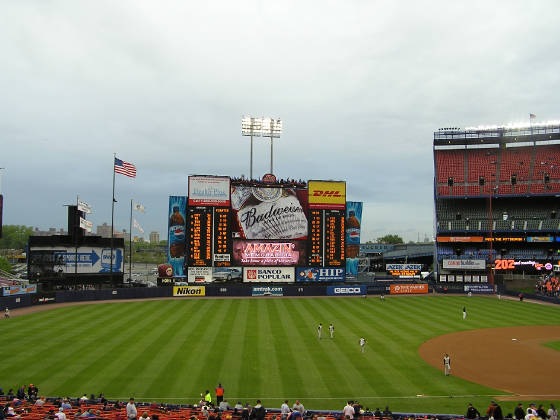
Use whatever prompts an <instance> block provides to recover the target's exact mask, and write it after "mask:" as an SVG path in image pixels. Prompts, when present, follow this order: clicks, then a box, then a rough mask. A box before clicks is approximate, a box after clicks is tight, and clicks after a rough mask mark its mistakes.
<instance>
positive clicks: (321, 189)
mask: <svg viewBox="0 0 560 420" xmlns="http://www.w3.org/2000/svg"><path fill="white" fill-rule="evenodd" d="M307 185H308V191H309V208H312V209H335V210H344V206H345V205H346V182H344V181H338V182H335V181H309V182H308V184H307Z"/></svg>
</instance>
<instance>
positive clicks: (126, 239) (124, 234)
mask: <svg viewBox="0 0 560 420" xmlns="http://www.w3.org/2000/svg"><path fill="white" fill-rule="evenodd" d="M122 237H123V239H124V241H125V242H127V243H128V242H130V232H127V231H126V229H123V233H122Z"/></svg>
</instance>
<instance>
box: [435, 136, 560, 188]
mask: <svg viewBox="0 0 560 420" xmlns="http://www.w3.org/2000/svg"><path fill="white" fill-rule="evenodd" d="M507 146H510V147H507ZM434 154H435V164H436V167H435V170H436V194H437V195H438V196H441V197H459V196H468V197H476V196H488V195H490V194H491V193H493V195H494V196H500V195H527V194H539V195H552V194H555V193H558V192H560V145H543V146H540V145H538V143H537V145H535V146H523V147H511V144H501V145H500V146H498V145H497V144H496V147H491V148H480V149H474V148H466V147H465V146H457V149H445V150H434Z"/></svg>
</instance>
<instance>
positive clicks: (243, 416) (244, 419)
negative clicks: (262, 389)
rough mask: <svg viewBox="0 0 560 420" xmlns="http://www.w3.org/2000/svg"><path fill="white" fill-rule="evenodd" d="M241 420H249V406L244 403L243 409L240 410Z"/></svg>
mask: <svg viewBox="0 0 560 420" xmlns="http://www.w3.org/2000/svg"><path fill="white" fill-rule="evenodd" d="M241 420H249V404H247V403H245V407H243V409H242V410H241Z"/></svg>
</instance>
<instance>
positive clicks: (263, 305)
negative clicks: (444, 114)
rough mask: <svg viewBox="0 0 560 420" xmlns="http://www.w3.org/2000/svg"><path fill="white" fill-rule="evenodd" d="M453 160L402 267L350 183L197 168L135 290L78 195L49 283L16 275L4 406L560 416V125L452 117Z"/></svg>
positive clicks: (39, 246)
mask: <svg viewBox="0 0 560 420" xmlns="http://www.w3.org/2000/svg"><path fill="white" fill-rule="evenodd" d="M433 156H434V174H435V175H434V213H435V221H434V222H435V223H434V225H435V226H434V227H435V235H434V236H435V242H434V244H433V245H431V246H430V250H429V258H428V259H430V260H431V262H430V263H426V256H425V255H422V256H416V257H415V256H413V255H410V258H409V257H408V256H407V257H406V258H405V259H404V260H403V263H394V261H390V260H389V259H385V258H384V257H383V256H382V255H381V257H380V258H381V260H382V261H383V262H384V263H386V264H383V265H384V267H383V268H385V270H383V269H380V268H379V263H378V262H379V258H377V259H375V260H374V259H370V258H365V257H364V255H363V254H362V252H361V251H360V227H361V226H360V225H361V216H362V211H363V208H362V203H361V202H350V201H347V200H346V183H345V182H344V181H332V180H307V181H303V180H292V179H277V178H276V176H275V175H273V174H272V173H269V174H266V175H265V176H264V177H262V179H259V180H256V179H244V178H234V177H229V176H215V175H193V176H190V177H189V179H188V185H186V186H185V190H186V191H188V194H187V195H185V196H171V197H170V198H169V212H168V214H167V215H165V218H166V219H167V222H168V229H169V234H168V249H167V255H168V261H167V264H161V265H160V266H159V267H158V281H157V287H150V288H147V287H146V288H140V287H138V288H131V287H125V284H124V280H125V279H124V275H123V273H124V258H123V253H124V252H125V250H124V241H123V240H122V239H120V240H118V239H114V240H113V238H111V240H110V241H109V240H107V239H103V238H99V237H95V236H86V235H84V232H83V230H84V228H83V227H81V226H83V225H84V224H83V223H81V219H85V218H86V217H87V211H84V209H83V207H82V206H81V205H80V204H79V203H78V205H77V206H70V207H69V209H68V221H69V229H68V231H69V232H70V234H69V235H67V236H57V237H31V238H30V241H29V246H28V261H27V266H28V273H29V283H25V284H23V283H22V284H20V285H10V286H6V287H4V288H3V291H4V296H3V297H1V298H0V304H1V305H2V306H3V307H6V308H9V310H10V312H9V317H8V314H6V319H3V320H2V323H1V324H0V328H1V331H2V339H3V340H2V355H3V358H2V359H3V364H2V366H1V367H0V387H2V393H3V394H5V396H2V397H1V398H3V399H4V404H7V405H12V406H13V408H12V412H13V413H15V414H14V417H18V418H21V419H30V420H39V419H45V418H54V417H52V416H54V414H53V413H54V411H58V410H59V405H60V403H61V401H60V399H68V404H69V405H70V407H71V408H65V409H64V411H65V413H66V417H70V416H80V415H81V413H82V412H83V411H84V410H85V409H91V410H92V411H91V417H96V418H100V419H101V418H102V419H107V420H118V419H124V418H126V417H127V412H126V409H125V405H126V402H127V401H129V398H131V397H132V398H134V399H135V402H136V404H137V406H138V415H140V413H141V412H144V411H145V412H146V413H148V416H149V417H151V418H155V419H161V420H178V419H182V418H192V416H194V417H195V418H198V419H208V418H210V417H212V418H213V419H221V418H224V419H226V418H227V419H231V418H233V419H237V418H239V419H243V418H245V417H246V416H247V418H249V416H252V417H251V418H258V419H261V418H265V417H266V418H267V419H270V420H272V419H273V418H280V417H282V418H286V417H288V416H290V418H295V417H297V416H294V417H292V415H291V414H289V413H288V412H285V413H283V412H281V411H280V408H281V406H282V404H284V403H285V401H286V400H287V405H288V406H289V408H290V409H291V410H290V411H292V412H293V411H300V409H299V408H294V406H295V405H297V406H298V407H299V405H304V407H305V409H303V410H301V415H303V417H304V418H315V417H323V418H328V419H338V418H344V417H345V415H348V414H347V411H346V408H345V406H346V405H347V403H348V402H349V401H352V404H348V405H349V406H350V407H352V413H353V414H352V416H351V417H350V418H354V417H363V418H366V419H368V420H369V419H374V418H375V419H381V418H384V419H390V418H409V417H425V416H426V417H429V418H432V417H437V418H463V417H465V415H466V413H467V407H468V406H469V404H472V406H473V407H475V408H476V409H477V410H478V411H479V414H480V416H487V417H492V418H495V419H500V418H513V416H514V413H515V409H516V408H518V404H519V403H521V404H522V405H523V409H524V410H525V409H526V408H528V407H532V406H530V404H535V405H536V407H537V406H540V405H543V407H544V408H545V409H546V410H548V409H549V407H550V405H551V404H553V405H555V404H558V403H559V402H560V391H559V389H560V387H559V386H558V378H559V377H560V363H558V362H559V361H560V353H559V352H560V306H559V305H558V303H560V302H559V301H558V297H557V294H558V293H557V291H558V288H557V284H558V283H557V278H558V271H560V270H558V266H559V262H558V260H559V259H560V255H559V248H560V245H559V242H560V219H558V218H557V213H558V211H559V208H558V207H560V206H559V204H558V203H559V200H558V194H560V124H557V123H549V122H547V123H542V124H538V123H534V124H533V123H532V124H531V125H530V126H529V125H528V126H524V125H520V126H493V127H470V128H466V129H459V128H443V129H440V130H437V131H436V132H435V133H434V139H433ZM392 252H399V250H398V249H394V250H392ZM88 264H89V265H88ZM374 266H375V267H377V268H375V269H374ZM536 282H541V284H546V285H548V284H550V288H548V286H547V288H545V289H543V290H544V291H545V293H541V294H538V293H536V292H535V286H534V285H535V284H536ZM554 288H555V289H554ZM7 312H8V311H7ZM445 355H448V356H447V357H448V358H447V357H446V359H444V356H445ZM29 384H34V385H33V386H30V385H29ZM35 387H37V388H38V390H37V391H35ZM17 391H19V392H17ZM16 392H17V393H16ZM21 392H23V396H22V395H21ZM12 393H13V395H12ZM8 394H9V396H7V395H8ZM18 394H19V395H18ZM42 396H45V397H46V400H44V401H43V400H42ZM80 397H82V398H81V399H80ZM36 399H40V400H42V401H43V402H44V404H41V405H37V404H35V400H36ZM224 401H227V406H226V405H225V404H224ZM298 401H299V402H300V403H301V404H298V403H297V402H298ZM117 402H120V403H117ZM220 402H221V403H222V404H224V405H223V406H221V405H220ZM238 403H239V404H240V406H239V407H238V408H237V409H236V408H234V406H236V405H237V404H238ZM261 403H262V406H264V407H265V408H266V413H263V414H262V416H261V412H260V410H258V412H257V411H255V407H257V408H259V407H260V404H261ZM247 404H248V406H246V405H247ZM203 407H209V408H210V411H208V410H206V409H205V408H203ZM220 407H222V408H221V410H220ZM343 408H344V412H342V410H343ZM498 409H499V410H498ZM78 410H80V411H79V412H78ZM245 411H247V412H245ZM252 412H253V413H252ZM255 413H256V414H255ZM49 416H51V417H49ZM283 416H286V417H283ZM517 418H519V417H517Z"/></svg>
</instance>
